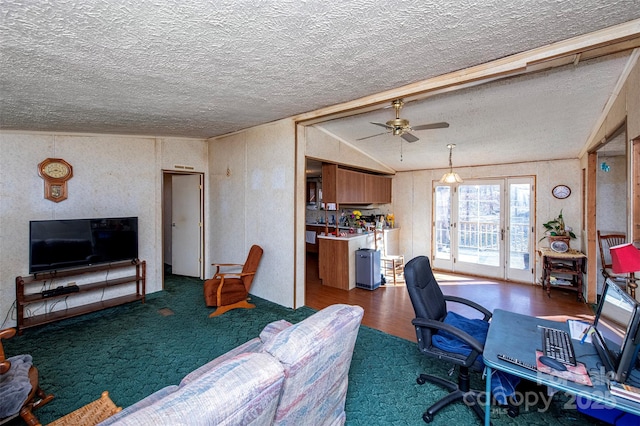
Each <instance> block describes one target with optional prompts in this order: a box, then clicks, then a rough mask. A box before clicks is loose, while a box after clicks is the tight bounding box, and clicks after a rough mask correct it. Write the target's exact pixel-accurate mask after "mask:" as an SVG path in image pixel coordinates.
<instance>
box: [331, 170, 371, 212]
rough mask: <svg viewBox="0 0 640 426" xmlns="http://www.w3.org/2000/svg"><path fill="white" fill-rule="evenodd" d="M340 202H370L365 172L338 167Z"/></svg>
mask: <svg viewBox="0 0 640 426" xmlns="http://www.w3.org/2000/svg"><path fill="white" fill-rule="evenodd" d="M337 191H338V202H339V203H344V204H360V203H364V204H366V203H369V202H370V201H367V194H366V191H365V174H364V173H361V172H354V171H352V170H345V169H340V168H339V169H338V183H337Z"/></svg>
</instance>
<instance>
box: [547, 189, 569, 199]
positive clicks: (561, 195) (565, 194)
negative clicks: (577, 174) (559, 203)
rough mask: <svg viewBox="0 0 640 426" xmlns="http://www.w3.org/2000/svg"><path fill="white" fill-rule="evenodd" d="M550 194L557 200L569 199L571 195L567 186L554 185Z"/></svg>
mask: <svg viewBox="0 0 640 426" xmlns="http://www.w3.org/2000/svg"><path fill="white" fill-rule="evenodd" d="M551 193H552V194H553V196H554V197H556V198H557V199H559V200H563V199H565V198H569V195H571V188H569V187H568V186H567V185H556V186H554V187H553V189H552V190H551Z"/></svg>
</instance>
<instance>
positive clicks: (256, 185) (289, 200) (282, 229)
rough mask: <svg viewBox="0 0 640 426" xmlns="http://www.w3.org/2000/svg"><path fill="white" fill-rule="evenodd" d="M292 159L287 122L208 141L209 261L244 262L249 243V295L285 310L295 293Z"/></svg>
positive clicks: (292, 130)
mask: <svg viewBox="0 0 640 426" xmlns="http://www.w3.org/2000/svg"><path fill="white" fill-rule="evenodd" d="M295 155H296V149H295V126H294V123H293V121H292V120H281V121H278V122H275V123H271V124H269V125H264V126H259V127H255V128H252V129H248V130H245V131H241V132H238V133H236V134H233V135H230V136H225V137H220V138H215V139H211V140H209V170H210V180H209V182H210V184H209V188H210V189H209V192H210V199H211V200H212V203H211V222H210V224H209V227H208V240H209V241H210V255H211V259H212V262H220V263H222V262H226V263H243V262H244V260H245V258H246V256H247V253H248V251H249V248H250V247H251V245H253V244H258V245H260V246H261V247H262V248H263V249H264V255H263V258H262V262H261V264H260V267H259V268H258V273H257V274H256V277H255V280H254V282H253V285H252V289H251V293H252V294H254V295H256V296H258V297H262V298H265V299H267V300H270V301H273V302H275V303H278V304H280V305H283V306H286V307H293V306H294V292H296V290H295V289H294V284H293V283H294V271H295V262H296V256H295V255H294V253H295V252H296V251H295V250H294V242H295V233H294V217H295V214H296V205H295V200H296V197H295V193H296V192H295V189H296V185H295V176H296V175H295V173H296V169H295V164H296V162H295V158H296V157H295ZM303 208H304V206H303ZM298 286H302V287H304V282H301V283H298ZM302 292H303V288H298V290H297V295H301V294H302Z"/></svg>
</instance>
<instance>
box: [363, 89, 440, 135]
mask: <svg viewBox="0 0 640 426" xmlns="http://www.w3.org/2000/svg"><path fill="white" fill-rule="evenodd" d="M403 105H404V102H403V100H402V99H396V100H395V101H393V102H391V106H392V107H393V108H395V110H396V119H395V120H389V121H387V122H386V123H374V122H373V121H372V122H371V124H375V125H376V126H381V127H384V128H386V129H387V132H385V133H378V134H377V135H371V136H366V137H364V138H360V139H357V140H359V141H360V140H363V139H369V138H373V137H375V136H380V135H384V134H387V133H389V132H391V133H393V135H394V136H400V137H401V138H402V139H404V140H405V141H407V142H415V141H417V140H419V138H417V137H416V136H414V135H413V134H411V133H409V131H415V130H429V129H444V128H447V127H449V123H445V122H440V123H431V124H420V125H418V126H410V125H409V120H406V119H404V118H400V110H401V109H402V106H403Z"/></svg>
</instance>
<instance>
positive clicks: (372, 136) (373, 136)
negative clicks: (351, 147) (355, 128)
mask: <svg viewBox="0 0 640 426" xmlns="http://www.w3.org/2000/svg"><path fill="white" fill-rule="evenodd" d="M388 133H389V132H384V133H378V134H377V135H371V136H365V137H364V138H360V139H356V140H357V141H361V140H364V139H369V138H375V137H376V136H380V135H386V134H388Z"/></svg>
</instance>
